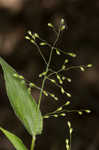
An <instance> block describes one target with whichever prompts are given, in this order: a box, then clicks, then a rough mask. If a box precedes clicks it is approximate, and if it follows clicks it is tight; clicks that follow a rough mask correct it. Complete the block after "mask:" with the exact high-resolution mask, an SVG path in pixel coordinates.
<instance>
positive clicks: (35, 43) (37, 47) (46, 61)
mask: <svg viewBox="0 0 99 150" xmlns="http://www.w3.org/2000/svg"><path fill="white" fill-rule="evenodd" d="M35 46H36V47H37V49H38V51H39V53H40V55H41V57H42V58H43V60H44V62H45V64H46V65H47V61H46V59H45V57H44V55H43V53H42V52H41V50H40V47H39V46H38V45H37V43H36V42H35Z"/></svg>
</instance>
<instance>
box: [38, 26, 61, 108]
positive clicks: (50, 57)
mask: <svg viewBox="0 0 99 150" xmlns="http://www.w3.org/2000/svg"><path fill="white" fill-rule="evenodd" d="M59 36H60V29H59V31H58V34H57V37H56V40H55V42H54V43H53V46H52V47H51V52H50V56H49V60H48V64H47V66H46V70H45V72H46V74H47V73H48V71H49V66H50V63H51V59H52V53H53V49H54V47H55V45H56V43H57V41H58V39H59ZM46 79H47V77H46V75H45V76H44V79H43V82H42V87H41V91H40V96H39V101H38V109H39V107H40V104H41V98H42V94H43V89H44V85H45V81H46Z"/></svg>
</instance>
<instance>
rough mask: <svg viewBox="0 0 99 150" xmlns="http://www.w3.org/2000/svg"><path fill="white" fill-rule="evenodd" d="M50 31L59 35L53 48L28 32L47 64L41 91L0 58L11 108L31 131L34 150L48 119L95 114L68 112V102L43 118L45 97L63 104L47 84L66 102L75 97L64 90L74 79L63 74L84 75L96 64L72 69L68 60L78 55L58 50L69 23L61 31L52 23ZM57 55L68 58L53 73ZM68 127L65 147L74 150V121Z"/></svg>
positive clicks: (18, 146) (62, 22)
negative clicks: (35, 94)
mask: <svg viewBox="0 0 99 150" xmlns="http://www.w3.org/2000/svg"><path fill="white" fill-rule="evenodd" d="M48 27H50V29H52V31H54V32H55V35H56V39H55V41H54V42H53V43H52V44H50V43H49V42H47V41H46V40H43V39H42V38H41V37H40V36H39V35H38V34H37V33H32V32H31V31H28V32H27V33H28V35H26V36H25V39H27V40H29V41H30V42H31V43H32V44H33V45H35V46H36V47H37V49H38V52H39V53H40V55H41V57H42V59H43V61H44V63H45V64H46V68H45V70H44V71H43V72H41V73H40V74H39V76H38V77H39V78H40V79H41V80H42V84H41V86H40V87H39V86H38V85H36V83H32V82H31V81H30V82H28V87H27V85H26V81H25V79H24V77H23V76H22V75H19V74H17V72H16V71H15V70H14V69H13V68H12V67H11V66H10V65H8V64H7V63H6V62H5V61H4V60H3V59H2V58H1V57H0V64H1V66H2V69H3V73H4V79H5V84H6V91H7V95H8V98H9V101H10V103H11V106H12V107H13V110H14V112H15V114H16V115H17V117H18V118H19V119H20V120H21V122H22V123H23V125H24V126H25V128H26V129H27V131H28V133H29V134H30V135H31V136H32V142H31V146H30V150H34V145H35V140H36V135H38V134H41V133H42V130H43V119H44V118H45V119H48V118H50V117H54V118H57V117H65V116H66V115H67V113H74V112H75V113H77V114H78V115H82V114H83V113H87V114H89V113H90V112H91V111H90V110H89V109H86V110H85V109H82V110H75V109H72V110H69V109H67V108H68V106H69V105H70V104H71V102H70V100H68V101H67V100H66V101H65V102H64V104H63V105H61V106H58V107H57V108H56V109H55V110H54V111H53V112H49V113H46V114H45V115H44V116H42V115H41V111H40V105H41V101H42V95H44V96H46V97H48V96H50V97H51V99H53V100H54V101H56V102H57V101H58V100H59V98H58V96H57V95H56V94H54V92H52V93H50V92H49V91H47V90H46V89H45V82H46V81H47V80H48V81H49V82H50V83H51V84H53V85H54V86H56V87H57V88H58V89H59V90H60V93H61V94H62V95H64V96H65V97H66V98H67V97H68V98H71V97H72V94H71V92H70V91H68V90H67V89H65V88H64V82H65V81H67V83H68V84H70V83H71V82H72V79H71V78H70V77H67V76H64V75H63V73H64V72H66V71H68V70H71V69H80V70H81V71H82V72H84V71H86V69H87V68H90V67H92V64H88V65H80V66H70V65H68V63H69V59H67V56H69V57H72V58H73V59H74V58H76V56H77V55H76V54H75V53H74V52H67V51H64V50H61V49H60V48H57V47H56V45H57V42H58V40H59V37H60V34H61V32H62V31H63V30H64V29H65V28H66V24H65V20H64V19H63V18H62V19H61V20H60V22H59V25H58V27H55V26H54V24H52V23H48ZM46 46H48V47H49V48H50V54H49V59H48V61H46V58H45V56H44V54H43V53H42V51H41V49H40V47H41V48H43V47H46ZM53 52H55V54H56V57H57V56H58V57H61V54H64V55H65V56H66V58H65V59H64V63H63V64H62V65H61V67H60V69H59V70H53V68H51V66H50V64H51V60H52V57H53ZM68 66H69V67H68ZM32 88H36V89H37V90H39V91H40V96H39V99H38V104H37V103H36V102H35V99H34V98H33V97H32V95H31V90H32ZM66 107H67V108H66ZM67 125H68V128H69V138H66V140H65V144H66V150H71V137H72V132H73V129H72V127H71V122H70V121H67ZM0 130H1V131H2V132H3V133H4V134H5V135H6V136H7V138H8V139H9V140H10V141H11V142H12V144H13V145H14V147H15V148H16V149H17V150H19V149H20V150H26V148H25V146H24V145H23V143H22V142H21V140H20V139H19V138H17V137H16V136H15V135H13V134H11V133H10V132H8V131H6V130H4V129H3V128H0Z"/></svg>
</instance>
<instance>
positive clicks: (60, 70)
mask: <svg viewBox="0 0 99 150" xmlns="http://www.w3.org/2000/svg"><path fill="white" fill-rule="evenodd" d="M80 67H86V66H85V65H80V66H71V67H68V68H65V69H62V68H61V69H59V70H58V71H54V72H52V73H50V74H49V75H48V77H50V76H52V75H55V74H58V73H60V72H62V71H68V70H71V69H79V68H80Z"/></svg>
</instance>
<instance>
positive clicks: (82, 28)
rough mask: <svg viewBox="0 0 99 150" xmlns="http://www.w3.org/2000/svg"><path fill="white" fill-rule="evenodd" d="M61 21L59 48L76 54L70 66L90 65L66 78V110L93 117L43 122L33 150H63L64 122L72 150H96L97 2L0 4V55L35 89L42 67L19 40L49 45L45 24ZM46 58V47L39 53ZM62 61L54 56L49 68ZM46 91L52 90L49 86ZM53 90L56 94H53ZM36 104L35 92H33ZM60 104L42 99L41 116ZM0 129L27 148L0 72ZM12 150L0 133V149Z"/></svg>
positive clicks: (4, 0) (18, 0) (15, 0)
mask: <svg viewBox="0 0 99 150" xmlns="http://www.w3.org/2000/svg"><path fill="white" fill-rule="evenodd" d="M61 17H62V18H64V19H65V21H66V24H67V25H68V30H67V31H64V32H63V33H62V35H61V38H60V40H59V42H58V44H57V46H58V47H60V48H62V49H64V50H66V51H73V52H76V53H77V55H78V56H77V58H76V59H70V62H71V65H79V64H89V63H92V64H93V68H91V69H89V71H86V72H84V73H81V72H80V71H78V70H75V71H74V70H73V71H70V72H69V73H67V75H69V77H71V78H72V80H73V81H72V83H71V85H68V84H67V83H65V84H66V85H65V86H66V88H67V89H69V91H71V93H72V98H71V99H70V100H71V103H72V104H71V106H70V109H71V108H75V109H80V108H84V109H91V110H92V113H91V114H89V115H87V114H84V115H83V116H79V115H77V114H76V113H75V114H69V115H67V116H66V117H65V118H58V119H57V118H56V119H55V118H50V119H48V120H45V121H44V130H43V133H42V135H41V136H38V137H37V143H36V147H35V150H60V149H61V150H65V138H66V137H68V130H67V125H66V120H67V118H68V119H69V120H70V121H71V122H72V126H73V128H74V133H73V137H72V150H99V1H98V0H87V1H85V0H0V55H1V56H2V57H3V58H4V59H5V60H6V61H7V62H8V63H9V64H10V65H12V66H13V67H14V68H15V69H16V70H17V71H18V72H19V73H20V74H22V75H24V76H25V78H27V79H28V80H31V81H33V82H36V83H37V84H38V85H40V83H41V81H40V79H39V78H38V74H39V73H40V72H42V71H43V70H44V68H45V64H44V62H43V60H42V58H41V57H40V55H39V53H38V51H37V49H36V47H35V46H33V45H32V44H31V43H30V42H28V41H26V40H25V39H24V36H25V35H26V32H27V30H32V31H33V32H37V33H39V35H40V36H41V37H43V39H46V40H48V41H53V40H54V34H53V32H52V31H51V30H50V29H48V27H47V23H48V22H54V23H56V22H57V21H58V20H59V19H60V18H61ZM42 52H43V53H44V55H45V57H46V58H47V59H48V56H49V55H48V54H49V53H48V52H47V50H46V47H45V48H44V49H42ZM63 59H64V56H58V57H57V56H56V57H55V56H54V58H53V60H52V63H53V65H55V63H58V64H61V63H62V62H63ZM46 87H47V88H48V89H49V90H50V89H51V88H52V91H53V90H55V89H54V87H51V85H50V84H49V83H47V84H46ZM57 92H58V91H57V90H56V94H57ZM32 94H33V96H34V97H35V99H38V96H39V91H37V90H35V89H33V91H32ZM59 96H60V102H59V103H58V104H55V103H54V102H53V100H50V99H48V98H46V97H43V101H42V104H41V111H42V113H43V114H44V113H45V112H49V111H52V110H54V109H55V108H56V107H57V105H61V104H62V103H63V102H64V100H65V98H64V97H63V96H61V95H59ZM0 126H3V127H4V128H6V129H8V130H9V131H11V132H13V133H15V134H16V135H17V136H19V137H21V138H22V139H23V141H24V143H26V145H27V147H28V148H29V145H30V141H31V137H30V136H29V135H28V133H27V132H26V131H25V130H24V127H23V126H22V125H21V123H20V121H19V120H18V119H17V118H16V116H15V115H14V112H13V110H12V108H11V106H10V104H9V101H8V98H7V95H6V91H5V86H4V79H3V75H2V70H1V68H0ZM8 149H10V150H14V148H13V146H12V145H11V144H10V142H9V141H8V140H7V139H6V138H5V137H4V136H3V135H2V134H1V133H0V150H8Z"/></svg>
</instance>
